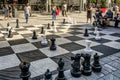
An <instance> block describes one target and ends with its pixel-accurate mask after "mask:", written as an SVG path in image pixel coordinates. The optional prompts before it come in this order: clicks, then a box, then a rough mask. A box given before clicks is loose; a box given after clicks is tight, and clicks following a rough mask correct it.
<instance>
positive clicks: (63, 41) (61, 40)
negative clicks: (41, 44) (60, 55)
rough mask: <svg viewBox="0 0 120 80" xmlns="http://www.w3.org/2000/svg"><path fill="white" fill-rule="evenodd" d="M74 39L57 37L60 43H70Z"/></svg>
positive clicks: (58, 43) (57, 41) (57, 42)
mask: <svg viewBox="0 0 120 80" xmlns="http://www.w3.org/2000/svg"><path fill="white" fill-rule="evenodd" d="M70 42H72V41H70V40H68V39H65V38H56V44H57V45H60V44H65V43H70Z"/></svg>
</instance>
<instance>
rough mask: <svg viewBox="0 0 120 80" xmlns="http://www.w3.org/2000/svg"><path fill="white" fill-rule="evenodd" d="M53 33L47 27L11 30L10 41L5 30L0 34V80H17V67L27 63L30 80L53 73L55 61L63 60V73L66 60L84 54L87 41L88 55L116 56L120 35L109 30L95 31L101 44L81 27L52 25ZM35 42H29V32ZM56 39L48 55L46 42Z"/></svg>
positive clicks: (30, 38)
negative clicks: (34, 37)
mask: <svg viewBox="0 0 120 80" xmlns="http://www.w3.org/2000/svg"><path fill="white" fill-rule="evenodd" d="M55 25H56V29H57V32H54V31H53V28H52V26H50V28H51V29H47V24H40V25H29V26H20V28H13V29H12V35H13V36H12V37H11V38H8V37H7V34H6V28H2V29H1V30H0V31H1V32H0V65H1V66H0V80H20V78H19V75H20V69H19V64H20V63H21V62H22V61H27V62H30V63H31V66H30V71H31V78H35V77H37V76H40V75H42V74H44V73H45V71H46V69H50V71H52V72H55V71H56V69H57V67H58V66H57V61H58V60H59V58H63V59H64V61H65V69H66V70H68V69H70V67H71V60H70V57H71V56H74V54H77V53H84V48H85V47H86V43H85V39H88V40H90V41H91V45H90V47H91V49H92V50H93V52H92V53H90V54H91V55H94V54H95V53H98V54H99V55H100V56H102V57H105V56H108V55H112V54H115V53H118V52H120V32H119V31H118V32H116V31H115V30H113V29H111V28H106V29H99V31H100V35H101V37H102V39H101V40H95V35H94V33H93V32H94V30H93V29H92V28H91V27H89V26H87V25H86V24H85V25H71V24H62V23H55ZM86 26H87V27H88V33H89V37H84V36H83V35H84V30H85V28H86ZM41 27H44V29H45V35H46V38H47V40H48V42H49V44H48V46H41V44H40V42H41V36H42V34H40V32H41ZM34 30H35V31H36V34H37V37H38V39H36V40H33V39H32V35H33V31H34ZM52 37H54V38H55V39H56V42H55V43H56V46H57V50H56V51H51V50H50V49H49V47H50V39H51V38H52Z"/></svg>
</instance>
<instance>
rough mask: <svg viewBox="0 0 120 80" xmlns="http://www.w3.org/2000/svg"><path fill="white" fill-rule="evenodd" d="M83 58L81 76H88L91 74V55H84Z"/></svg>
mask: <svg viewBox="0 0 120 80" xmlns="http://www.w3.org/2000/svg"><path fill="white" fill-rule="evenodd" d="M83 57H84V61H83V63H82V65H83V69H82V74H83V75H85V76H90V75H91V74H92V70H91V65H90V59H91V55H90V54H85V55H84V56H83Z"/></svg>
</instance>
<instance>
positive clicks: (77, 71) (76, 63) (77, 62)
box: [70, 54, 81, 77]
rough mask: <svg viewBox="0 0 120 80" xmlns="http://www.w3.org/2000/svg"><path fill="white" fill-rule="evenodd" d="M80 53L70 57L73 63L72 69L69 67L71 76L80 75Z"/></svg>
mask: <svg viewBox="0 0 120 80" xmlns="http://www.w3.org/2000/svg"><path fill="white" fill-rule="evenodd" d="M80 58H81V55H80V54H76V55H75V57H71V60H74V61H73V63H72V64H71V66H72V69H71V71H70V72H71V75H72V76H73V77H80V76H81V71H80Z"/></svg>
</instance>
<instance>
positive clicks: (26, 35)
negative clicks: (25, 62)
mask: <svg viewBox="0 0 120 80" xmlns="http://www.w3.org/2000/svg"><path fill="white" fill-rule="evenodd" d="M22 36H23V37H24V38H29V37H31V38H32V36H33V34H31V33H30V34H22Z"/></svg>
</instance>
